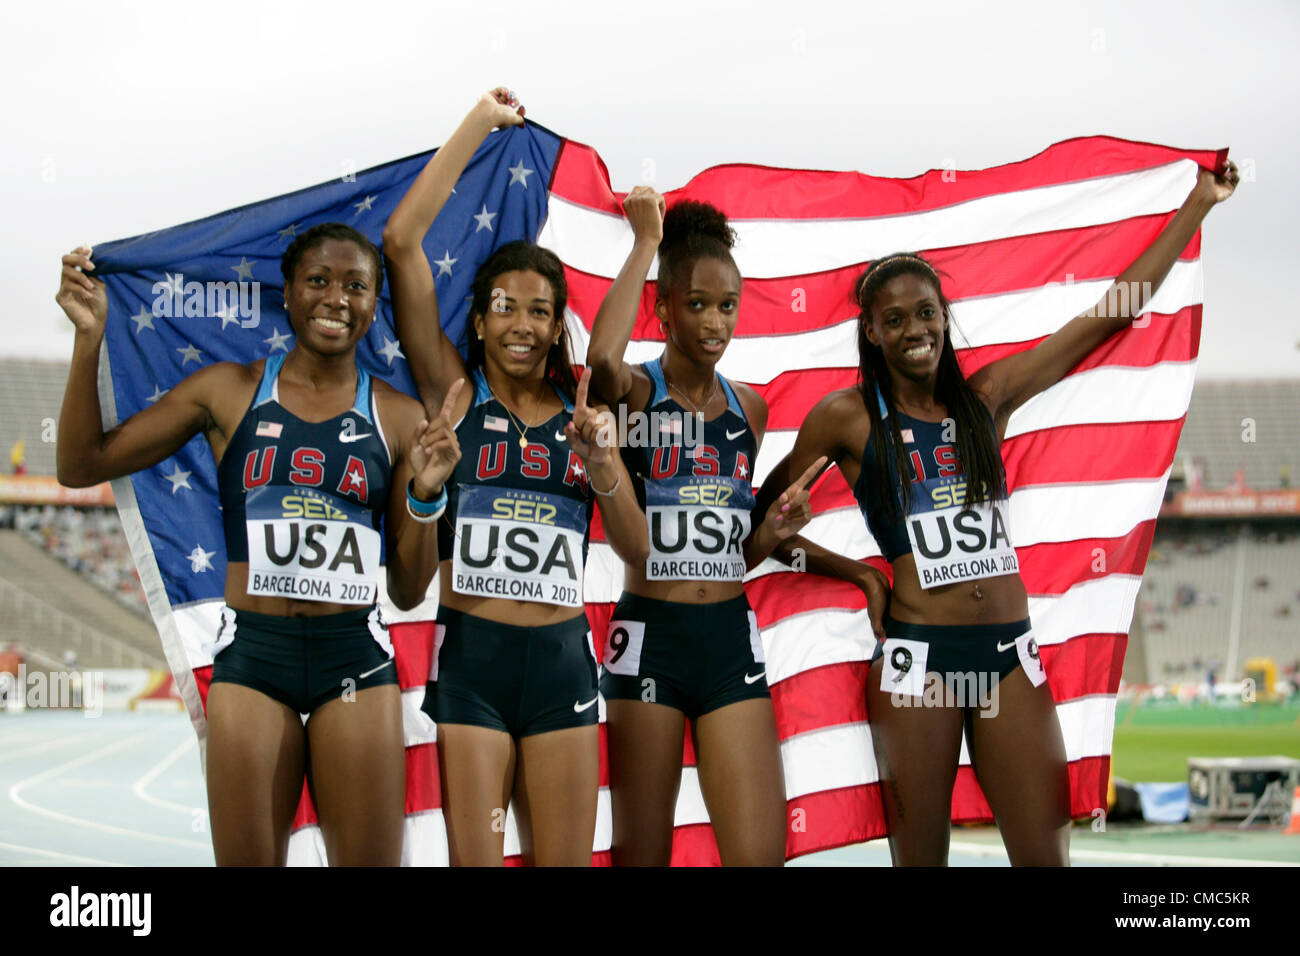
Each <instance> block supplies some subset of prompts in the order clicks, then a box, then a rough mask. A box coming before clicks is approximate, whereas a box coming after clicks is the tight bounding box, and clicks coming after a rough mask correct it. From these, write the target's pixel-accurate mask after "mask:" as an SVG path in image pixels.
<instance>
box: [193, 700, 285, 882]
mask: <svg viewBox="0 0 1300 956" xmlns="http://www.w3.org/2000/svg"><path fill="white" fill-rule="evenodd" d="M305 759H306V734H305V733H304V731H303V727H302V719H301V718H300V717H299V716H298V715H297V714H296V713H294V711H293V710H292V709H291V708H289V707H286V706H285V705H284V704H282V703H280V702H279V701H276V700H272V699H271V698H270V697H267V696H266V695H265V694H263V693H261V692H260V691H256V690H253V689H252V688H251V687H244V686H242V685H240V684H228V683H225V682H224V681H222V682H219V683H215V684H213V685H212V686H211V688H210V689H209V690H208V744H207V785H208V815H209V820H210V822H211V825H212V850H213V853H214V854H215V856H216V860H217V865H218V866H284V863H285V860H286V859H287V857H288V854H289V832H290V829H291V828H292V826H293V815H294V811H295V810H297V809H298V801H299V799H300V798H301V796H302V781H303V765H304V762H305Z"/></svg>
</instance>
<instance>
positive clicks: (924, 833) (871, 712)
mask: <svg viewBox="0 0 1300 956" xmlns="http://www.w3.org/2000/svg"><path fill="white" fill-rule="evenodd" d="M884 662H885V659H884V658H883V657H882V658H880V659H878V660H877V661H876V662H875V663H874V664H872V665H871V669H870V671H868V673H867V714H868V716H869V717H870V720H871V738H872V743H873V745H874V747H875V751H876V764H877V766H878V767H879V769H880V793H881V798H882V800H883V802H884V805H885V818H886V820H887V821H888V823H889V852H890V855H891V856H892V857H893V860H894V865H895V866H947V865H948V839H949V835H950V831H951V828H952V787H953V783H954V782H955V781H956V779H957V761H958V759H959V758H960V756H961V735H962V711H961V708H959V707H923V706H921V701H922V699H923V698H921V697H900V698H898V700H897V701H896V700H895V699H894V695H892V694H890V693H887V692H885V691H882V690H881V689H880V672H881V670H882V668H883V667H884ZM937 680H939V677H938V675H937V674H927V675H926V686H927V687H929V685H930V684H931V682H933V681H937ZM935 696H936V695H935V694H934V693H933V692H932V693H931V694H930V695H929V699H931V700H933V699H934V698H935ZM939 699H942V696H940V698H939ZM904 703H906V704H908V705H910V706H903V704H904Z"/></svg>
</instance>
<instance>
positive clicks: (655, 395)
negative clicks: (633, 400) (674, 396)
mask: <svg viewBox="0 0 1300 956" xmlns="http://www.w3.org/2000/svg"><path fill="white" fill-rule="evenodd" d="M641 368H642V369H643V370H644V371H645V373H646V376H647V377H648V378H649V379H650V401H648V402H647V403H646V408H654V407H655V406H656V405H658V404H659V403H660V402H662V401H663V400H664V399H665V398H667V397H668V383H667V381H666V380H665V379H664V368H663V364H662V363H661V361H660V360H659V359H657V358H653V359H651V360H650V361H648V362H643V363H641Z"/></svg>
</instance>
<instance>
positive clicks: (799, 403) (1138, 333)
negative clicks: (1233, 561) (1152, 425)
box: [753, 305, 1202, 473]
mask: <svg viewBox="0 0 1300 956" xmlns="http://www.w3.org/2000/svg"><path fill="white" fill-rule="evenodd" d="M1201 312H1202V307H1201V306H1200V305H1192V306H1188V307H1187V308H1185V309H1179V310H1178V311H1177V312H1174V313H1171V314H1168V315H1166V314H1151V315H1150V316H1149V318H1150V324H1149V325H1146V326H1145V327H1142V328H1136V327H1135V328H1133V329H1130V330H1128V331H1127V332H1125V333H1124V334H1122V335H1117V336H1114V337H1113V338H1111V339H1109V340H1108V341H1107V342H1105V343H1103V344H1102V345H1101V346H1100V347H1099V348H1097V349H1096V350H1094V351H1093V352H1092V353H1091V354H1089V355H1088V357H1087V358H1086V359H1084V360H1083V361H1082V362H1080V363H1079V364H1078V365H1076V366H1075V367H1074V368H1072V369H1071V370H1070V372H1069V373H1068V374H1070V375H1073V374H1076V373H1078V372H1083V371H1086V370H1088V369H1094V368H1101V367H1103V366H1122V367H1128V368H1146V367H1149V366H1151V365H1154V364H1155V363H1157V362H1188V361H1191V360H1192V359H1194V358H1195V357H1196V353H1197V348H1198V346H1199V345H1200V338H1201ZM1045 338H1046V336H1044V337H1042V338H1037V339H1032V340H1030V341H1027V342H1010V343H1003V344H998V345H985V346H981V347H979V348H973V349H960V350H958V352H957V361H958V363H959V364H960V365H961V367H962V371H963V373H965V375H966V376H967V377H969V376H970V375H973V374H974V373H975V372H976V371H978V370H979V369H981V368H983V367H984V366H985V365H988V364H989V363H990V362H994V361H997V360H998V359H1002V358H1006V357H1007V356H1009V355H1015V354H1017V353H1019V352H1023V351H1026V350H1027V349H1031V348H1033V347H1034V346H1036V345H1038V344H1039V343H1040V342H1042V341H1043V340H1044V339H1045ZM845 360H846V361H851V362H853V363H854V364H853V365H851V366H848V365H846V366H843V367H837V368H819V369H803V370H791V371H788V372H782V373H781V374H780V375H778V376H777V377H776V378H774V379H772V381H770V382H767V383H765V384H756V385H753V388H754V390H755V391H757V392H758V394H759V395H761V396H762V397H763V400H764V401H766V402H767V407H768V418H767V428H768V431H775V430H778V429H794V430H797V429H798V428H799V427H800V426H801V425H802V424H803V421H804V419H805V418H807V417H808V412H809V411H810V410H811V409H812V407H813V406H814V405H816V404H817V403H818V402H819V401H821V400H822V399H823V398H825V397H826V396H827V395H828V394H829V393H831V392H834V391H837V390H839V389H842V388H852V387H853V386H855V385H856V384H857V382H858V368H857V364H856V362H857V355H856V354H848V355H846V356H845ZM1104 427H1106V428H1112V427H1116V426H1112V425H1106V426H1104ZM1012 440H1013V441H1015V440H1017V439H1012ZM1003 457H1004V458H1005V457H1006V452H1005V450H1004V452H1003ZM1152 457H1155V456H1152ZM1161 472H1162V473H1163V469H1161Z"/></svg>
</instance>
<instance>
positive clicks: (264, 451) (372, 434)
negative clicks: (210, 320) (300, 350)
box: [217, 355, 392, 561]
mask: <svg viewBox="0 0 1300 956" xmlns="http://www.w3.org/2000/svg"><path fill="white" fill-rule="evenodd" d="M284 360H285V356H284V355H273V356H271V357H270V358H268V359H267V360H266V365H265V367H264V368H263V369H262V379H261V381H260V382H259V383H258V386H257V392H256V394H255V395H254V397H253V403H252V404H251V405H250V406H249V408H248V410H247V411H246V412H244V417H243V418H242V419H240V422H239V427H238V428H236V429H235V434H234V435H233V436H232V437H231V439H230V444H229V445H227V447H226V452H225V454H224V455H223V456H222V459H221V465H220V467H219V468H218V469H217V475H218V482H217V484H218V487H219V488H220V491H221V522H222V526H223V530H224V532H225V538H226V558H227V560H228V561H248V560H249V556H248V528H247V521H248V519H249V517H250V515H249V514H248V513H247V505H246V503H247V499H248V497H249V495H250V493H253V494H258V495H261V494H262V492H263V491H266V490H270V489H276V488H283V489H284V492H285V493H286V494H292V495H302V496H305V497H304V498H303V501H306V500H308V499H310V500H311V501H313V502H315V504H311V505H304V506H301V507H304V508H306V510H307V511H308V516H310V512H311V509H313V508H316V507H319V508H320V509H321V510H322V513H326V512H327V513H329V515H330V517H331V518H332V519H335V520H337V519H338V518H341V517H342V516H343V513H344V512H346V514H347V516H348V517H349V518H350V519H351V520H354V521H360V522H362V523H364V524H365V525H368V526H369V527H370V528H372V529H374V530H375V531H378V530H379V527H380V523H381V521H382V519H383V515H384V510H385V509H386V508H387V506H388V487H389V483H390V481H391V479H392V461H391V457H390V455H389V450H388V442H387V441H386V439H385V438H384V431H383V427H382V426H381V425H380V422H379V411H378V408H377V407H376V405H375V399H374V394H373V389H372V387H371V381H370V373H369V372H367V371H366V370H365V369H363V368H362V367H361V366H359V365H358V366H357V394H356V401H355V402H353V404H352V407H351V408H350V409H348V410H347V411H346V412H344V413H343V414H341V415H336V416H335V417H334V418H331V419H329V420H328V421H323V422H305V421H303V420H302V419H301V418H298V417H297V416H296V415H294V414H292V413H291V412H289V411H288V410H287V409H285V407H284V406H283V405H281V404H280V386H279V378H280V369H281V368H282V367H283V366H284ZM294 507H298V506H294ZM330 509H334V510H333V511H331V510H330ZM291 510H292V509H291ZM267 515H268V516H270V515H271V512H269V511H268V513H267ZM264 517H266V516H264ZM271 517H274V516H271ZM271 517H267V520H271ZM286 518H287V515H280V516H279V519H280V520H285V519H286ZM295 540H296V539H295Z"/></svg>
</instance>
